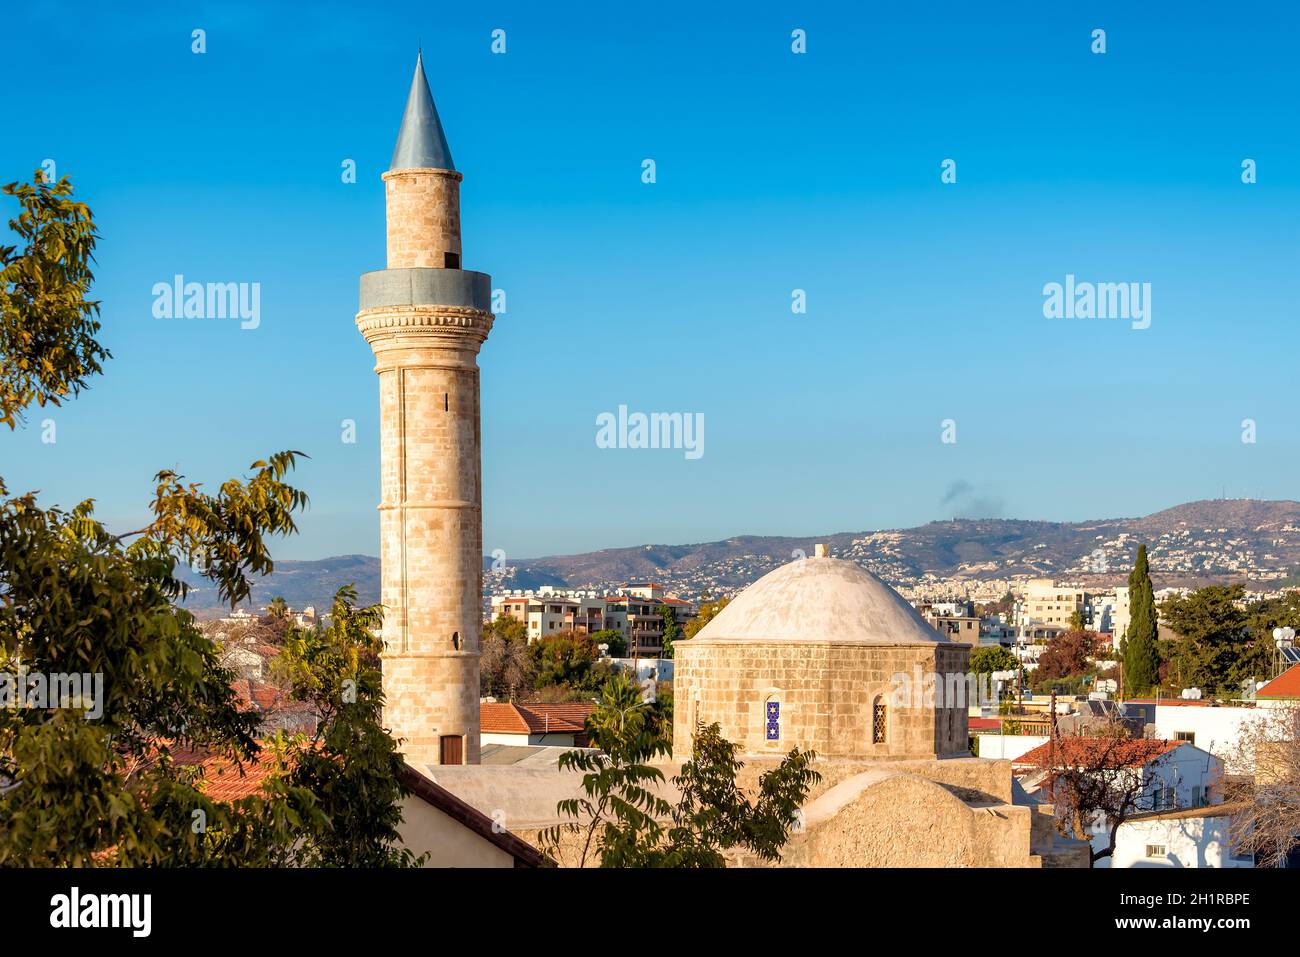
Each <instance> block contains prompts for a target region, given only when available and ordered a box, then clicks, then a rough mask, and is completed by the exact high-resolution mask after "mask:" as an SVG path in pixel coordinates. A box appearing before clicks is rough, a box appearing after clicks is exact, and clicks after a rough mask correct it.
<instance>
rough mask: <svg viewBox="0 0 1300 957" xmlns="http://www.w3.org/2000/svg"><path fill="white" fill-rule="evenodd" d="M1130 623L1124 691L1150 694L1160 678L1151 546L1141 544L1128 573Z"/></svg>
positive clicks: (1134, 694)
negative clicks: (1149, 560) (1149, 551)
mask: <svg viewBox="0 0 1300 957" xmlns="http://www.w3.org/2000/svg"><path fill="white" fill-rule="evenodd" d="M1128 589H1129V624H1128V630H1127V631H1126V632H1125V635H1124V642H1123V648H1122V655H1123V659H1124V693H1125V694H1126V695H1127V696H1129V697H1137V696H1140V695H1144V694H1149V693H1150V692H1151V689H1152V688H1154V687H1155V686H1156V685H1157V684H1159V681H1160V658H1159V655H1158V653H1157V650H1156V634H1157V628H1156V603H1155V589H1154V588H1153V587H1152V585H1151V573H1150V570H1149V568H1148V566H1147V547H1146V546H1145V545H1139V546H1138V553H1137V561H1136V562H1135V563H1134V565H1133V571H1132V573H1131V574H1130V575H1129V577H1128Z"/></svg>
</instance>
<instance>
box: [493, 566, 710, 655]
mask: <svg viewBox="0 0 1300 957" xmlns="http://www.w3.org/2000/svg"><path fill="white" fill-rule="evenodd" d="M665 607H668V608H672V609H673V612H674V614H675V615H676V618H677V624H678V626H679V627H680V626H683V625H685V623H686V622H687V621H689V620H690V619H691V618H693V617H695V614H696V609H695V606H694V605H693V604H692V603H691V602H689V601H683V600H682V599H679V598H670V597H668V596H667V595H665V594H664V588H663V586H662V585H655V584H649V583H646V584H632V585H628V586H627V587H626V588H623V589H621V590H620V594H617V595H598V594H596V593H595V592H590V591H559V590H556V589H554V588H551V587H550V586H544V587H542V588H540V589H538V590H537V591H536V592H531V591H530V592H526V593H523V594H510V595H496V596H494V597H493V598H492V614H493V617H501V616H505V617H508V618H513V619H515V620H516V621H519V622H522V623H523V625H524V627H525V628H526V629H527V634H528V640H529V641H530V642H532V641H537V640H538V639H541V638H546V637H548V636H550V635H555V634H559V633H560V632H565V631H573V632H575V633H577V634H585V635H590V634H594V633H595V632H598V631H602V630H606V629H608V630H612V631H617V632H619V633H620V634H621V635H622V636H623V637H624V639H626V641H627V645H628V648H627V655H628V657H633V658H647V657H649V658H653V657H655V656H656V655H658V654H659V653H660V652H661V651H663V636H664V615H663V609H664V608H665Z"/></svg>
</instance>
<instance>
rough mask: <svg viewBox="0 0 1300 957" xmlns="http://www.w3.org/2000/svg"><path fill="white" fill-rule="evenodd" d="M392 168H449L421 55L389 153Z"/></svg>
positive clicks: (448, 154)
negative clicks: (398, 128)
mask: <svg viewBox="0 0 1300 957" xmlns="http://www.w3.org/2000/svg"><path fill="white" fill-rule="evenodd" d="M388 168H389V169H390V170H392V169H423V168H428V169H452V170H454V169H455V168H456V167H455V166H453V165H452V162H451V147H449V146H448V145H447V136H446V134H444V133H443V132H442V122H441V121H440V120H439V119H438V110H437V109H436V108H435V107H434V105H433V94H432V93H430V92H429V81H428V80H427V79H425V76H424V54H423V53H421V54H419V55H417V56H416V58H415V76H414V77H412V78H411V92H410V94H409V95H408V96H407V97H406V112H405V113H403V114H402V128H401V130H400V131H398V134H397V148H396V149H394V150H393V162H392V163H391V164H390V165H389V167H388Z"/></svg>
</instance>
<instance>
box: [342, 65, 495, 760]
mask: <svg viewBox="0 0 1300 957" xmlns="http://www.w3.org/2000/svg"><path fill="white" fill-rule="evenodd" d="M383 179H384V194H385V203H386V209H387V215H388V268H387V269H382V270H377V271H375V272H368V273H363V274H362V276H361V311H360V312H358V313H357V328H358V329H360V330H361V334H362V335H363V336H365V339H366V342H368V343H369V344H370V347H371V348H372V349H373V350H374V353H375V359H376V364H375V372H376V373H378V375H379V412H380V501H379V527H380V562H381V564H382V571H383V598H382V601H383V605H384V632H383V638H384V652H383V671H384V695H385V699H386V701H385V707H384V722H385V724H386V725H387V726H388V728H389V729H390V730H391V731H392V733H393V734H394V736H395V737H398V738H402V739H404V740H403V742H402V744H401V745H400V749H401V751H402V753H403V754H404V755H405V756H406V759H407V761H408V762H409V763H411V764H414V765H434V764H477V763H478V760H479V721H478V699H479V638H480V636H481V633H482V614H483V613H482V591H483V589H482V579H481V574H482V568H483V517H482V490H481V477H480V461H479V402H478V362H477V356H478V351H479V347H480V346H481V345H482V344H483V342H484V340H485V339H486V338H487V335H488V332H489V331H490V330H491V329H492V311H491V295H492V281H491V279H490V278H489V277H488V276H486V275H484V274H483V273H480V272H468V271H466V270H463V269H461V268H460V181H461V175H460V173H458V172H456V168H455V166H454V165H453V164H452V160H451V150H450V149H449V148H448V146H447V138H446V136H445V135H444V134H443V132H442V123H441V122H440V121H439V119H438V112H437V110H436V109H435V108H434V105H433V96H432V94H430V92H429V82H428V80H427V79H426V78H425V75H424V64H423V59H422V57H417V58H416V61H415V77H414V78H413V79H412V81H411V92H410V95H409V96H408V97H407V100H406V112H405V113H404V114H403V116H402V128H401V130H400V131H399V132H398V134H397V148H396V149H395V150H394V151H393V162H392V165H391V167H390V169H389V170H388V172H387V173H385V174H384V175H383Z"/></svg>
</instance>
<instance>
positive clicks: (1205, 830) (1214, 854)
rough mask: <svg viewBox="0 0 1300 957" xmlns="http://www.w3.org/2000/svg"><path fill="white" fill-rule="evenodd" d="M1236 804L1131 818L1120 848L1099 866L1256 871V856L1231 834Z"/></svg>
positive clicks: (1118, 837)
mask: <svg viewBox="0 0 1300 957" xmlns="http://www.w3.org/2000/svg"><path fill="white" fill-rule="evenodd" d="M1238 810H1240V805H1237V804H1231V805H1228V804H1211V805H1206V806H1205V807H1194V808H1183V809H1179V810H1164V811H1150V812H1147V813H1144V814H1135V815H1133V816H1132V817H1130V818H1128V819H1127V820H1126V821H1124V823H1123V824H1121V825H1120V826H1119V827H1118V828H1117V829H1116V831H1115V850H1114V853H1113V854H1111V856H1110V857H1108V858H1107V857H1103V858H1101V859H1100V860H1098V861H1097V864H1096V866H1097V867H1103V868H1106V867H1110V868H1122V867H1178V868H1189V867H1214V868H1241V867H1254V866H1255V857H1254V854H1252V853H1251V852H1250V851H1246V850H1243V849H1241V848H1240V847H1238V846H1237V844H1236V842H1234V840H1233V836H1232V833H1233V832H1232V821H1233V813H1234V812H1235V811H1238Z"/></svg>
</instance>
